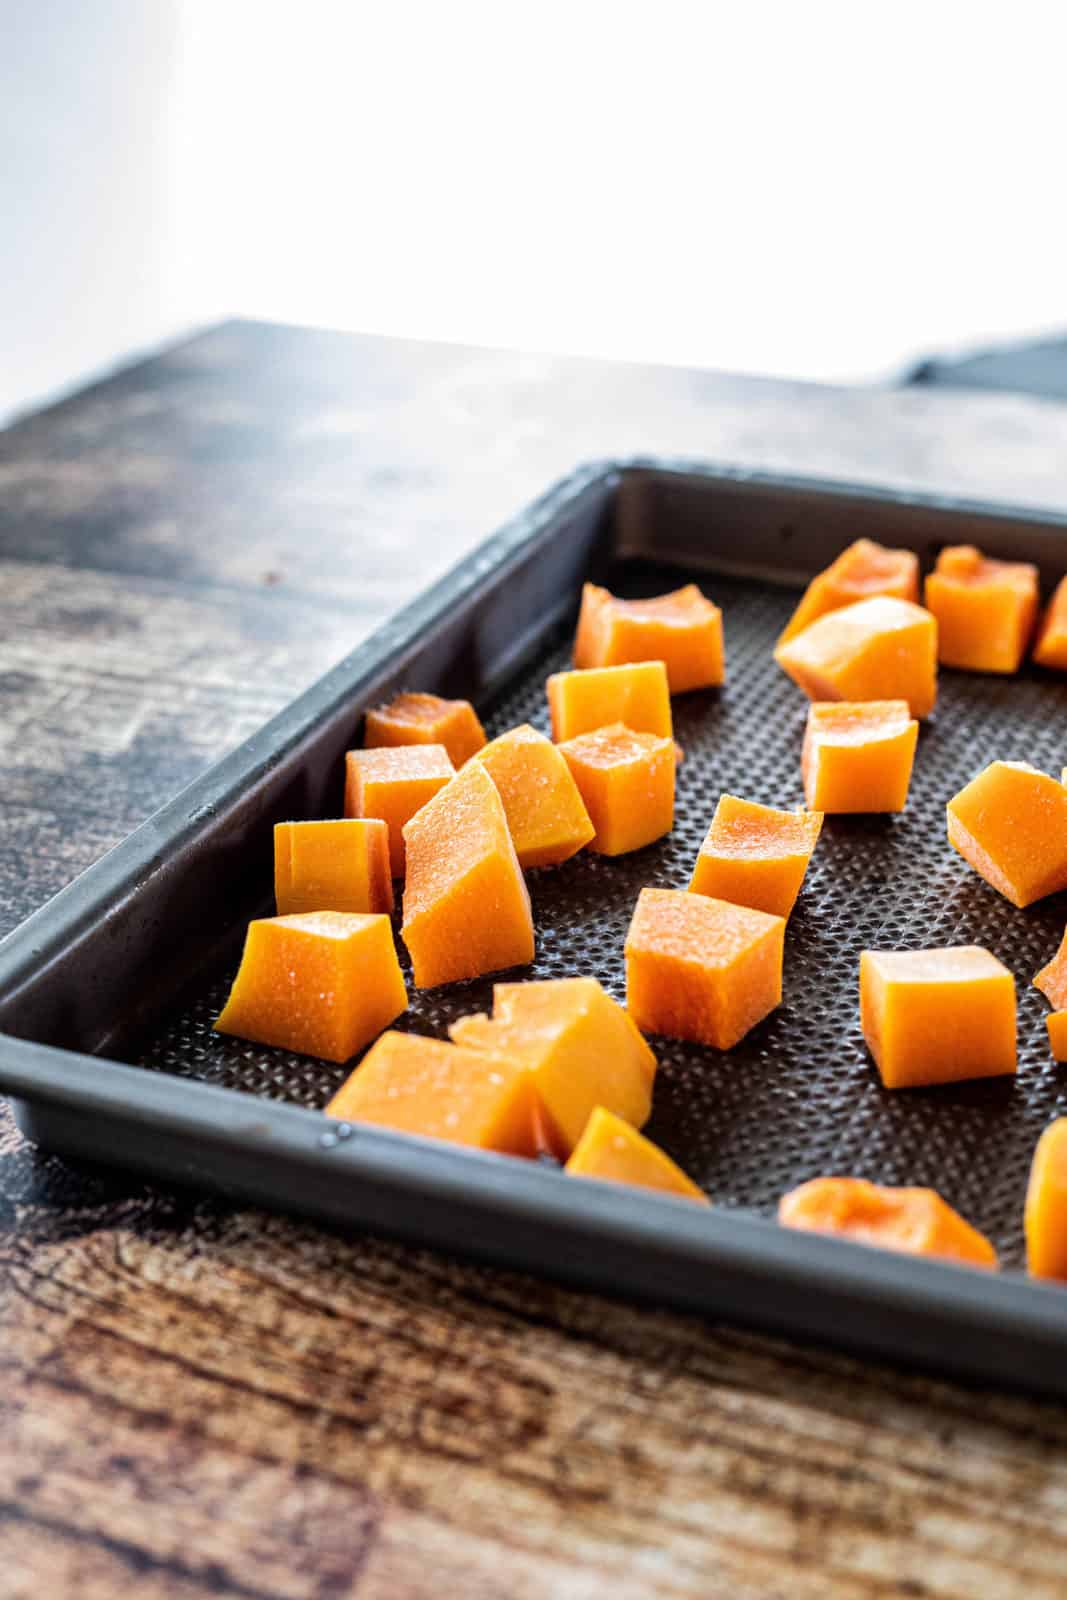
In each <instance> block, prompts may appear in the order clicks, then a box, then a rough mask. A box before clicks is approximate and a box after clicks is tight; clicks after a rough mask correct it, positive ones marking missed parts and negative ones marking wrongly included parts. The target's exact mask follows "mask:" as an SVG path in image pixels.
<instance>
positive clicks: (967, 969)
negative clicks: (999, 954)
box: [860, 945, 1016, 1089]
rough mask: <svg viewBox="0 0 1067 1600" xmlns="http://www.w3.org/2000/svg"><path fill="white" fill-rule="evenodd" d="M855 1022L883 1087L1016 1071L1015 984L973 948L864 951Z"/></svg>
mask: <svg viewBox="0 0 1067 1600" xmlns="http://www.w3.org/2000/svg"><path fill="white" fill-rule="evenodd" d="M860 1024H861V1026H862V1028H863V1037H864V1038H865V1039H866V1041H867V1048H868V1049H869V1050H870V1052H871V1055H872V1056H873V1057H874V1059H875V1063H876V1065H877V1067H878V1071H879V1072H880V1073H881V1077H882V1083H883V1085H884V1086H885V1088H887V1089H914V1088H919V1087H923V1086H925V1085H928V1084H933V1083H958V1082H960V1081H961V1080H962V1079H965V1078H997V1077H1004V1076H1006V1075H1008V1074H1010V1073H1014V1071H1015V1063H1016V1056H1015V979H1014V978H1013V977H1012V975H1011V973H1010V972H1009V971H1008V969H1007V967H1003V966H1001V964H1000V962H999V961H998V960H997V958H996V956H994V955H991V954H990V953H989V951H988V950H983V949H981V948H980V947H979V946H978V945H957V946H955V947H952V948H948V949H943V950H864V951H863V953H862V955H861V956H860Z"/></svg>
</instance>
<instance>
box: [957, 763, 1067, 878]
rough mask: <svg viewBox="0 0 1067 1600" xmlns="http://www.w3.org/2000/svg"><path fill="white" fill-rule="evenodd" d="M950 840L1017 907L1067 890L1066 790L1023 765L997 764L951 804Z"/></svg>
mask: <svg viewBox="0 0 1067 1600" xmlns="http://www.w3.org/2000/svg"><path fill="white" fill-rule="evenodd" d="M948 840H949V844H951V845H952V847H953V849H954V850H958V851H959V853H960V855H961V856H962V857H963V858H964V860H965V861H967V862H969V863H970V865H971V866H972V867H973V868H974V870H975V872H977V873H978V874H979V875H980V876H981V877H983V878H984V879H985V880H986V882H987V883H990V884H992V886H993V888H994V889H996V890H997V891H998V892H999V893H1000V894H1002V895H1003V896H1004V898H1005V899H1006V900H1010V901H1011V903H1012V905H1013V906H1028V905H1031V904H1032V903H1033V901H1035V900H1042V899H1044V897H1045V895H1048V894H1057V893H1058V892H1059V890H1061V889H1067V789H1065V788H1064V786H1063V784H1062V783H1057V782H1056V780H1055V778H1050V777H1048V776H1047V774H1046V773H1044V772H1038V770H1037V768H1036V767H1031V766H1028V765H1027V763H1026V762H1023V761H993V762H991V763H990V765H989V766H988V767H986V769H985V771H984V772H980V773H979V774H978V776H977V778H972V780H971V782H970V783H969V784H967V786H966V788H964V789H961V790H960V792H959V794H956V795H953V797H952V799H951V800H950V801H949V802H948Z"/></svg>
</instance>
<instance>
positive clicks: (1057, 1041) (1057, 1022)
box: [1045, 1011, 1067, 1061]
mask: <svg viewBox="0 0 1067 1600" xmlns="http://www.w3.org/2000/svg"><path fill="white" fill-rule="evenodd" d="M1045 1027H1046V1028H1047V1029H1048V1042H1049V1049H1050V1050H1051V1051H1052V1054H1053V1058H1054V1059H1055V1060H1056V1061H1067V1011H1050V1012H1049V1014H1048V1016H1047V1017H1046V1018H1045Z"/></svg>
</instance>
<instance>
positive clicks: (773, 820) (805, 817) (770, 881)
mask: <svg viewBox="0 0 1067 1600" xmlns="http://www.w3.org/2000/svg"><path fill="white" fill-rule="evenodd" d="M821 828H822V814H821V812H818V811H776V810H775V809H774V807H773V806H761V805H757V804H756V803H755V802H754V801H752V800H739V799H738V798H737V796H736V795H732V794H724V795H720V797H719V803H718V805H717V806H716V807H715V815H714V817H713V818H712V821H711V827H710V828H709V829H708V836H707V838H706V839H705V840H704V843H703V844H702V845H701V847H700V854H699V855H698V856H697V863H696V867H695V869H694V872H693V876H692V879H691V880H690V883H689V892H690V893H691V894H706V895H711V896H712V898H713V899H716V900H730V901H732V902H733V904H734V905H738V906H751V907H752V908H753V909H754V910H756V911H767V912H769V913H770V914H771V915H772V916H775V917H788V915H789V913H790V912H791V911H792V909H793V906H794V905H795V904H796V898H797V895H798V894H799V893H800V886H801V884H802V883H803V881H804V874H805V873H806V872H807V870H808V862H809V861H810V860H811V854H812V851H813V850H814V849H815V845H816V843H817V841H818V838H819V832H820V830H821Z"/></svg>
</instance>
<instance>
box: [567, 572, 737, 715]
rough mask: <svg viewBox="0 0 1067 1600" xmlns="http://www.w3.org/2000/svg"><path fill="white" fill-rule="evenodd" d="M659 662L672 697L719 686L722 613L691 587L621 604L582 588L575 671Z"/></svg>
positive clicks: (603, 593) (602, 591) (603, 592)
mask: <svg viewBox="0 0 1067 1600" xmlns="http://www.w3.org/2000/svg"><path fill="white" fill-rule="evenodd" d="M632 661H662V662H663V664H664V666H665V667H666V668H667V681H668V683H669V685H670V692H671V694H682V693H684V692H685V691H686V690H687V689H706V688H711V687H714V686H715V685H717V684H720V683H722V681H723V678H724V677H725V661H724V656H723V643H722V612H721V611H720V610H719V608H718V606H716V605H713V604H712V602H711V601H710V600H709V599H707V597H706V596H705V595H703V594H702V593H701V592H700V590H699V589H698V588H697V586H696V584H695V583H687V584H686V586H685V588H684V589H675V590H673V591H672V592H671V593H670V594H660V595H656V597H655V598H654V599H652V600H620V599H619V598H618V596H617V595H613V594H611V593H610V591H609V590H607V589H600V588H598V587H597V585H596V584H595V583H587V584H585V585H584V586H583V588H582V609H581V613H580V615H579V617H578V632H577V634H576V636H575V640H574V665H575V666H576V667H617V666H622V665H624V664H625V663H627V662H632Z"/></svg>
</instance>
